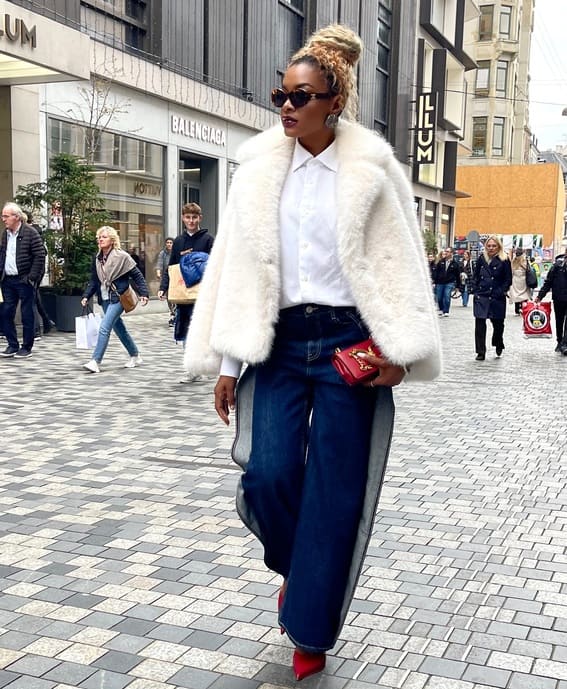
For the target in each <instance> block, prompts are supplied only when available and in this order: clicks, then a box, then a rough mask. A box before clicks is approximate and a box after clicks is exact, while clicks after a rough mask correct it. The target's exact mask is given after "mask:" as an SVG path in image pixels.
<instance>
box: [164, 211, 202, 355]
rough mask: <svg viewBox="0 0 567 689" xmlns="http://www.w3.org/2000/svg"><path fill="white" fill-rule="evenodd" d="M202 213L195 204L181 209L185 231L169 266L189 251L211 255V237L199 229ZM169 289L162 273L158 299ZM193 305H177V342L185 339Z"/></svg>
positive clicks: (175, 243) (177, 240)
mask: <svg viewBox="0 0 567 689" xmlns="http://www.w3.org/2000/svg"><path fill="white" fill-rule="evenodd" d="M202 218H203V213H202V211H201V206H199V205H198V204H196V203H186V204H185V205H184V206H183V208H182V209H181V219H182V221H183V225H184V227H185V231H184V232H183V233H182V234H180V235H179V237H176V238H175V240H174V242H173V247H172V249H171V255H170V258H169V264H168V265H170V266H172V265H175V264H176V263H179V262H180V260H181V257H182V256H184V255H185V254H188V253H190V252H191V251H203V252H205V253H206V254H210V253H211V249H212V248H213V241H214V239H213V236H212V235H211V234H209V233H208V232H207V230H204V229H201V220H202ZM168 288H169V274H168V272H167V271H164V272H163V274H162V276H161V282H160V286H159V292H158V297H159V298H160V299H164V298H165V296H166V295H167V290H168ZM193 307H194V305H193V304H178V305H177V311H176V317H175V331H174V336H175V339H176V340H177V341H178V342H185V338H186V337H187V330H188V329H189V323H190V321H191V316H192V315H193Z"/></svg>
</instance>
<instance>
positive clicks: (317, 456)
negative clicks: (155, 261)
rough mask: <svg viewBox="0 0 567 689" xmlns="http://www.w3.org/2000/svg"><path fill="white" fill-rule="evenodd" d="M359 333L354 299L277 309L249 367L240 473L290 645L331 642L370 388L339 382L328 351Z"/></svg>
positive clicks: (361, 467)
mask: <svg viewBox="0 0 567 689" xmlns="http://www.w3.org/2000/svg"><path fill="white" fill-rule="evenodd" d="M367 337H368V330H367V328H366V326H365V325H364V323H363V322H362V320H361V318H360V315H359V314H358V312H357V311H356V310H355V309H354V308H332V307H327V306H318V305H313V304H306V305H301V306H297V307H292V308H289V309H284V310H282V311H281V312H280V319H279V322H278V324H277V327H276V337H275V342H274V346H273V350H272V354H271V356H270V359H269V360H268V361H267V362H266V363H265V364H262V365H260V366H258V367H257V368H256V371H255V375H256V381H255V388H254V400H253V414H252V448H251V453H250V457H249V461H248V464H247V468H246V471H245V473H244V474H243V477H242V488H243V491H244V497H245V500H246V503H247V505H248V506H249V509H250V511H251V513H252V514H253V515H254V518H255V520H256V521H257V523H258V525H259V527H260V528H259V531H260V534H261V539H262V543H263V546H264V559H265V562H266V565H267V566H268V567H269V568H270V569H272V570H274V571H275V572H278V573H279V574H281V575H282V577H284V578H285V579H286V581H287V589H286V595H285V600H284V605H283V609H282V611H281V615H280V624H281V625H282V626H283V627H284V629H285V630H286V632H287V634H288V636H289V637H290V639H291V640H292V641H293V642H294V643H295V645H296V646H299V647H301V648H304V649H306V650H310V651H313V652H316V651H326V650H328V649H329V648H331V647H332V646H333V644H334V639H335V638H336V634H337V629H338V626H339V624H340V622H339V619H340V611H341V606H342V604H343V600H344V596H345V589H346V584H347V578H348V573H349V567H350V564H351V559H352V554H353V548H354V543H355V539H356V536H357V529H358V525H359V520H360V516H361V510H362V505H363V502H364V495H365V489H366V481H367V472H368V457H369V451H370V438H371V431H372V420H373V414H374V408H375V401H376V391H375V390H374V389H372V388H366V387H362V386H358V387H349V386H348V385H347V384H346V383H345V382H344V381H343V380H342V378H341V377H340V376H339V374H338V373H337V372H336V371H335V369H334V368H333V366H332V364H331V356H332V354H333V352H334V351H335V348H337V347H338V348H343V347H346V346H348V345H351V344H354V343H356V342H359V341H361V340H363V339H366V338H367Z"/></svg>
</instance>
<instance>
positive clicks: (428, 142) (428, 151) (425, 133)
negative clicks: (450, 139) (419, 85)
mask: <svg viewBox="0 0 567 689" xmlns="http://www.w3.org/2000/svg"><path fill="white" fill-rule="evenodd" d="M436 120H437V94H436V93H419V94H418V96H417V127H416V128H415V150H414V156H415V157H414V161H415V163H416V164H417V165H430V164H432V163H434V162H435V122H436Z"/></svg>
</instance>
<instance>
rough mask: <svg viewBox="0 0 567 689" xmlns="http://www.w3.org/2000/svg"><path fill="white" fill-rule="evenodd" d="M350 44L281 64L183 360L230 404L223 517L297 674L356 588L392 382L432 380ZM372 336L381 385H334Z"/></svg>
mask: <svg viewBox="0 0 567 689" xmlns="http://www.w3.org/2000/svg"><path fill="white" fill-rule="evenodd" d="M361 47H362V45H361V42H360V39H359V37H358V36H357V35H356V34H354V33H353V32H352V31H350V29H347V28H346V27H342V26H338V25H335V26H330V27H327V28H325V29H322V30H320V31H318V32H317V33H316V34H314V35H313V36H312V37H311V38H310V39H309V41H308V42H307V44H306V46H305V47H304V48H303V49H301V50H300V51H299V52H298V53H297V54H296V55H295V56H294V57H293V58H292V59H291V61H290V64H289V66H288V69H287V70H286V73H285V75H284V78H283V84H282V88H281V89H274V91H273V92H272V101H273V103H274V105H276V106H277V107H278V108H280V109H281V125H278V126H276V127H274V128H272V129H270V130H268V131H266V132H263V133H261V134H259V135H257V136H256V137H254V138H253V139H251V140H250V141H248V142H246V144H245V145H244V146H243V147H242V149H241V152H240V157H239V162H240V166H239V168H238V170H237V172H236V174H235V176H234V179H233V182H232V186H231V189H230V193H229V198H228V201H227V208H226V210H225V213H224V216H223V220H222V222H221V224H220V227H219V230H218V235H217V238H216V240H215V245H214V248H213V251H212V254H211V257H210V259H209V264H208V267H207V270H206V272H205V276H204V279H203V282H202V283H201V289H200V294H199V299H198V301H197V304H196V307H195V311H194V315H193V320H192V323H191V327H190V330H189V335H188V340H187V346H186V351H185V367H186V369H187V371H188V372H189V373H190V374H191V375H197V374H203V373H209V374H210V373H217V372H219V367H220V376H219V379H218V382H217V385H216V387H215V408H216V410H217V412H218V414H219V416H220V417H221V419H222V420H223V421H224V422H225V423H228V422H229V414H230V412H231V411H232V410H233V409H235V408H236V412H237V415H236V418H237V437H236V440H235V444H234V447H233V457H234V459H235V461H236V462H237V463H239V464H240V465H241V466H242V468H243V469H244V473H243V475H242V477H241V480H240V483H239V487H238V494H237V509H238V512H239V514H240V515H241V517H242V519H243V520H244V522H245V523H246V524H247V526H248V527H249V528H250V529H251V530H252V531H253V532H254V533H255V534H256V535H257V536H258V538H259V539H260V541H261V542H262V544H263V546H264V559H265V563H266V565H267V566H268V567H269V568H270V569H272V570H273V571H275V572H277V573H278V574H280V575H281V576H282V578H283V583H282V585H281V588H280V589H279V595H278V612H279V624H280V627H281V630H282V633H284V632H285V633H286V634H287V635H288V637H289V638H290V639H291V641H292V642H293V644H294V646H295V651H294V654H293V668H294V671H295V675H296V678H297V679H302V678H303V677H307V676H308V675H310V674H313V673H315V672H319V671H321V670H322V669H323V667H324V665H325V652H326V651H327V650H329V649H331V648H332V647H333V645H334V644H335V642H336V640H337V637H338V635H339V633H340V630H341V628H342V625H343V622H344V619H345V615H346V612H347V610H348V607H349V604H350V601H351V599H352V596H353V593H354V589H355V586H356V582H357V579H358V576H359V574H360V571H361V567H362V561H363V558H364V554H365V551H366V547H367V544H368V541H369V538H370V534H371V530H372V523H373V519H374V513H375V510H376V505H377V501H378V496H379V492H380V488H381V485H382V480H383V476H384V471H385V467H386V459H387V455H388V450H389V445H390V439H391V433H392V427H393V415H394V407H393V402H392V387H393V386H395V385H398V384H399V383H400V382H402V380H403V379H404V378H407V379H408V380H410V379H414V380H430V379H433V378H434V377H435V376H437V375H438V373H439V370H440V341H439V333H438V325H437V319H436V315H435V309H434V306H433V298H432V293H431V285H430V279H429V272H428V268H427V265H426V261H425V254H424V250H423V245H422V240H421V233H420V232H419V229H418V227H417V224H416V219H415V213H414V207H413V195H412V191H411V187H410V185H409V183H408V181H407V180H406V177H405V174H404V172H403V170H402V168H401V166H400V164H399V163H398V162H397V161H396V159H395V157H394V155H393V153H392V150H391V148H390V146H389V145H388V144H387V143H386V142H385V141H384V140H383V139H382V138H381V137H380V136H378V135H377V134H376V133H375V132H370V131H369V130H367V129H365V128H363V127H361V126H360V125H358V124H356V123H355V122H354V114H355V112H356V85H355V79H354V66H355V64H356V62H357V61H358V58H359V55H360V51H361ZM339 116H340V117H339ZM369 336H371V337H372V338H373V339H374V341H375V342H376V343H377V345H378V346H379V348H380V350H381V352H382V357H381V358H375V357H372V356H368V359H369V361H370V362H371V363H374V364H376V365H378V366H379V373H378V375H376V377H374V378H373V379H372V380H371V382H370V383H368V384H367V385H365V386H355V387H349V386H348V385H347V384H346V383H345V382H344V381H343V380H342V379H341V377H340V376H339V374H338V373H337V372H336V371H335V369H334V368H333V366H332V364H331V356H332V354H333V352H334V351H335V349H336V348H344V347H346V346H349V345H352V344H355V343H357V342H359V341H361V340H364V339H366V338H367V337H369ZM242 362H245V363H246V364H247V368H246V370H245V372H244V374H243V375H242V376H240V369H241V364H242ZM239 376H240V379H239V380H238V386H236V383H237V379H238V378H239Z"/></svg>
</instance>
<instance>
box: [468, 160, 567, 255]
mask: <svg viewBox="0 0 567 689" xmlns="http://www.w3.org/2000/svg"><path fill="white" fill-rule="evenodd" d="M457 182H458V184H459V186H460V187H461V188H462V189H466V190H468V191H469V192H470V194H471V195H470V198H466V199H465V198H463V199H459V200H458V202H457V222H456V229H455V232H456V236H457V237H463V238H465V237H467V236H469V234H470V233H471V232H473V231H475V232H477V233H478V234H479V235H480V236H481V237H486V236H488V235H490V234H496V235H501V236H502V237H503V239H504V242H505V245H506V246H507V247H509V248H511V246H512V245H513V243H514V239H516V242H517V238H519V237H531V240H529V241H531V242H533V243H532V244H531V245H528V244H526V241H525V240H524V241H523V242H522V245H521V246H522V247H523V248H524V249H532V248H533V247H535V246H536V245H537V247H538V248H540V249H542V250H543V251H544V253H545V255H546V256H548V257H549V258H551V257H553V256H556V255H557V254H559V253H562V252H563V251H565V248H564V247H565V239H566V236H565V224H564V219H563V213H564V209H565V183H564V179H563V174H562V169H561V166H560V165H559V164H558V163H551V162H550V163H542V164H539V165H506V166H502V165H500V166H496V165H494V166H491V167H490V168H486V167H481V166H476V167H472V166H468V167H467V166H462V167H459V170H458V172H457ZM506 238H509V241H506ZM517 245H518V244H517Z"/></svg>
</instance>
